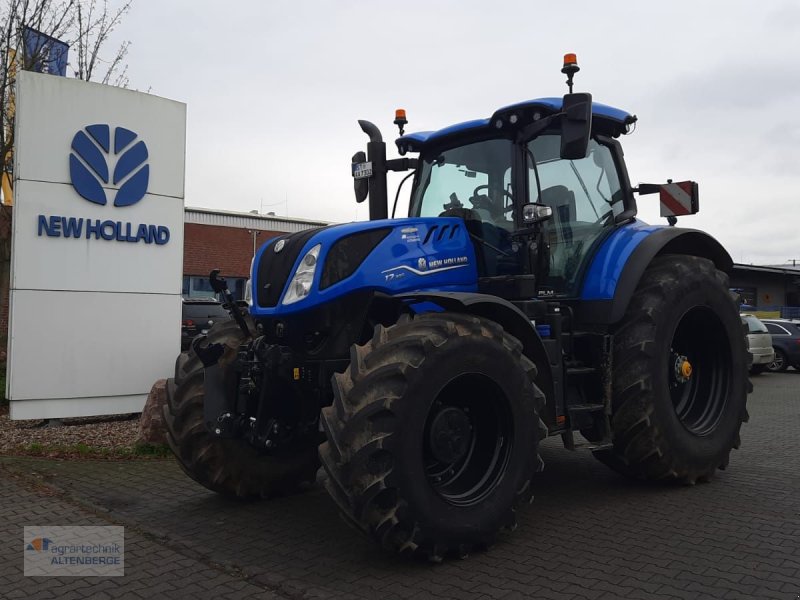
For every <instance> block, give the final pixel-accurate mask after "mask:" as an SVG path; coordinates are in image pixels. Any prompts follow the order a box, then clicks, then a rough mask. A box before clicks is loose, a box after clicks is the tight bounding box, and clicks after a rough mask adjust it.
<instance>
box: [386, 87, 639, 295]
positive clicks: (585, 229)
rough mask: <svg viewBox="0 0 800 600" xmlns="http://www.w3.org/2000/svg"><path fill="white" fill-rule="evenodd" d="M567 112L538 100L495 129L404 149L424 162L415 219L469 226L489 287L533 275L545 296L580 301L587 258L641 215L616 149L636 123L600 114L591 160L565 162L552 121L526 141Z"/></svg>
mask: <svg viewBox="0 0 800 600" xmlns="http://www.w3.org/2000/svg"><path fill="white" fill-rule="evenodd" d="M560 105H561V101H560V99H542V100H531V101H529V102H525V103H521V104H518V105H515V106H513V107H509V108H506V109H501V110H500V111H497V113H495V115H493V116H492V118H490V119H485V120H482V121H472V122H469V123H464V124H461V125H456V126H453V127H449V128H447V129H444V130H441V131H437V132H424V133H415V134H409V135H406V136H403V137H401V138H400V139H398V140H397V145H398V148H399V149H400V152H401V153H404V152H409V151H412V152H413V151H416V152H419V154H420V156H419V166H418V169H417V173H416V176H415V177H414V185H413V189H412V192H411V201H410V205H409V216H410V217H435V216H439V217H459V218H462V219H464V221H465V222H466V225H467V228H468V230H469V232H470V235H471V237H472V239H473V241H474V243H475V246H476V255H477V256H478V271H479V276H480V277H481V283H482V287H483V286H491V285H492V283H493V281H494V280H495V278H498V277H508V276H514V275H516V276H524V275H530V274H533V275H539V285H538V292H539V295H543V296H549V295H558V296H567V297H569V296H574V295H575V294H576V293H577V289H576V286H577V285H578V283H579V281H580V277H579V276H580V273H581V268H582V267H583V266H584V264H585V262H586V260H585V259H586V257H587V256H589V255H590V249H591V248H592V247H593V245H594V244H595V243H596V242H598V241H599V240H601V239H602V238H603V237H604V235H605V234H606V233H607V232H608V231H610V230H611V229H612V228H613V227H614V226H615V225H616V224H618V223H620V222H621V221H624V220H627V219H630V218H631V217H633V215H635V213H636V206H635V202H634V199H633V194H632V192H631V188H630V183H629V182H628V178H627V173H626V172H625V168H624V163H623V161H622V151H621V149H620V147H619V144H618V142H617V141H616V140H615V139H614V136H617V135H619V134H620V133H623V132H624V131H625V128H626V126H627V124H629V123H631V122H632V121H633V119H634V117H632V116H631V115H628V114H627V113H624V112H622V111H618V110H617V109H613V108H611V107H605V106H603V105H598V104H594V105H593V115H592V116H593V117H594V118H593V122H594V128H593V131H592V135H591V136H590V138H589V140H588V142H587V147H586V154H585V156H582V157H579V158H565V157H563V156H562V152H561V148H562V140H563V134H562V131H561V127H560V124H559V123H558V122H557V121H556V120H555V119H553V120H552V121H551V124H550V126H545V127H543V128H535V129H533V131H527V130H528V129H530V128H529V125H531V124H537V123H538V122H541V121H543V120H544V119H546V118H548V117H552V116H553V115H556V114H557V113H558V112H560V108H561V106H560ZM537 206H538V207H546V208H547V209H549V210H544V211H539V215H540V216H538V217H535V216H534V218H533V220H534V221H535V222H533V223H532V222H530V221H531V219H530V218H526V215H528V214H530V213H532V212H533V211H532V210H531V207H537ZM534 228H540V229H541V230H542V233H543V237H542V241H543V243H542V244H540V245H539V247H537V248H535V249H534V254H535V255H536V257H537V258H536V259H535V260H533V261H531V260H530V252H531V248H530V246H529V244H527V243H526V239H525V238H526V234H529V233H530V232H531V230H532V229H534ZM490 289H491V288H489V289H487V290H486V291H490Z"/></svg>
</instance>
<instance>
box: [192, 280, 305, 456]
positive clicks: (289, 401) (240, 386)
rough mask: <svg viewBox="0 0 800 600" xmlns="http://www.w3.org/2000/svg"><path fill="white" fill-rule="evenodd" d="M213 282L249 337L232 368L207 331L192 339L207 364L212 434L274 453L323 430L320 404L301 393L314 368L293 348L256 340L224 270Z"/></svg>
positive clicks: (207, 403) (206, 412)
mask: <svg viewBox="0 0 800 600" xmlns="http://www.w3.org/2000/svg"><path fill="white" fill-rule="evenodd" d="M210 280H211V286H212V288H213V289H214V291H215V292H216V293H219V294H222V295H223V297H224V298H225V300H226V308H227V310H228V312H229V313H230V315H231V318H232V319H233V320H234V321H235V322H236V323H237V325H238V326H239V328H240V329H241V330H242V332H243V333H244V334H245V339H244V341H243V343H242V344H241V345H240V346H239V348H238V352H237V354H236V358H235V360H234V362H233V364H232V365H231V366H232V368H224V366H223V365H221V364H220V359H221V358H222V356H223V354H224V352H225V346H224V345H222V344H219V343H212V344H204V341H205V340H206V336H204V335H203V336H198V337H197V338H195V339H194V341H193V342H192V349H193V350H194V352H195V353H196V354H197V356H198V358H199V359H200V361H201V362H202V363H203V367H204V390H205V402H204V404H203V416H204V421H205V425H206V428H207V429H208V431H209V433H210V434H212V435H213V436H216V437H220V438H241V439H244V440H246V441H247V442H248V443H249V444H251V445H252V446H254V447H255V448H257V449H259V450H262V451H271V450H274V449H277V448H279V447H285V446H288V445H290V444H291V443H292V442H294V441H295V440H297V439H299V438H302V439H307V438H308V437H309V436H311V435H312V434H314V433H316V432H318V431H319V417H318V412H319V406H318V404H317V403H315V405H314V406H313V407H308V406H303V404H301V403H298V402H297V396H298V395H299V396H305V394H302V393H299V394H298V389H297V388H298V387H302V384H303V381H302V380H303V379H306V380H307V379H308V377H303V375H304V374H308V373H309V372H310V371H313V370H314V369H313V367H310V366H297V365H298V364H299V361H298V360H297V358H296V357H295V355H294V353H293V352H292V350H291V349H290V348H289V347H287V346H281V345H278V344H270V343H268V341H267V339H266V338H265V337H264V336H259V337H255V338H254V337H253V331H252V330H251V328H250V326H248V323H247V321H246V320H245V318H244V317H243V315H242V313H241V311H240V310H239V309H238V308H237V306H236V303H235V301H234V300H233V296H232V294H231V293H230V290H229V289H228V286H227V282H226V280H225V278H224V277H220V276H219V270H216V269H215V270H214V271H212V272H211V276H210ZM232 392H234V393H232Z"/></svg>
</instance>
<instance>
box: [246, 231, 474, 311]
mask: <svg viewBox="0 0 800 600" xmlns="http://www.w3.org/2000/svg"><path fill="white" fill-rule="evenodd" d="M281 240H282V241H281ZM317 245H319V246H320V251H319V257H318V260H317V267H316V271H315V273H314V278H313V282H312V286H311V291H310V293H309V294H308V296H306V297H305V298H303V299H302V300H298V301H297V302H294V303H292V304H283V299H284V297H285V294H286V288H287V286H288V284H289V282H290V281H291V279H292V277H293V275H294V273H295V271H296V270H297V267H298V266H299V264H300V261H301V260H302V259H303V257H304V256H305V255H306V254H307V253H308V251H309V250H311V249H312V248H314V247H315V246H317ZM279 246H280V250H279V251H278V252H276V251H275V250H276V249H278V247H279ZM251 277H252V285H253V306H252V308H251V313H252V314H253V315H255V316H269V315H275V314H289V313H293V312H298V311H301V310H307V309H310V308H314V307H316V306H318V305H320V304H324V303H327V302H330V301H332V300H334V299H336V298H340V297H341V296H344V295H346V294H350V293H353V292H356V291H364V290H371V291H375V292H381V293H385V294H389V295H396V294H403V293H408V292H412V291H417V290H425V291H468V292H472V291H476V290H477V282H478V272H477V266H476V260H475V251H474V249H473V246H472V242H471V240H470V237H469V233H468V232H467V229H466V226H465V224H464V221H463V220H461V219H457V218H453V217H430V218H410V219H386V220H381V221H368V222H358V223H348V224H345V225H333V226H329V227H324V228H320V229H314V230H307V231H302V232H300V233H295V234H291V235H287V236H282V237H280V238H274V239H272V240H270V241H269V242H267V243H266V244H265V245H264V246H262V247H261V248H260V249H259V251H258V253H257V254H256V259H255V261H254V262H253V273H252V276H251Z"/></svg>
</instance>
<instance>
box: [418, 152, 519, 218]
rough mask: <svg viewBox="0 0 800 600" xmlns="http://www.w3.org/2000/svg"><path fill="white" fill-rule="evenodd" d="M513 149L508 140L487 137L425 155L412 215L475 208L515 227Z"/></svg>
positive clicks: (440, 214) (480, 213)
mask: <svg viewBox="0 0 800 600" xmlns="http://www.w3.org/2000/svg"><path fill="white" fill-rule="evenodd" d="M513 151H514V147H513V144H512V143H511V142H510V141H509V140H486V141H483V142H476V143H474V144H468V145H466V146H461V147H459V148H453V149H451V150H445V151H444V152H441V153H440V154H438V155H434V156H428V157H426V158H424V159H423V161H422V168H421V173H420V179H419V185H418V186H417V187H416V189H415V191H414V194H413V196H412V198H411V208H410V211H409V214H410V216H412V217H418V216H419V217H438V216H443V214H444V213H446V212H447V211H451V213H452V211H454V210H458V209H472V210H474V211H475V212H476V213H477V215H476V216H477V217H478V218H480V220H481V221H484V222H490V223H492V224H494V225H495V226H498V227H503V228H504V229H508V230H511V229H513V226H514V222H513V218H514V216H513V215H514V212H513V205H512V200H511V198H512V196H511V164H512V158H513ZM444 216H459V215H455V214H451V215H444Z"/></svg>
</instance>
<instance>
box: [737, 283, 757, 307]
mask: <svg viewBox="0 0 800 600" xmlns="http://www.w3.org/2000/svg"><path fill="white" fill-rule="evenodd" d="M731 291H732V292H734V293H736V294H739V304H744V305H745V306H753V307H756V306H758V303H757V301H756V298H757V297H758V289H757V288H754V287H740V288H731Z"/></svg>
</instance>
